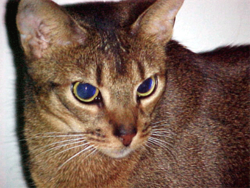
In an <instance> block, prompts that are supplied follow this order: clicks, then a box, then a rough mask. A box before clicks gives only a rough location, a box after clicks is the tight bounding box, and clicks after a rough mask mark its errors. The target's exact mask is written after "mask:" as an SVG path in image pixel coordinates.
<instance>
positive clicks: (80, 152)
mask: <svg viewBox="0 0 250 188" xmlns="http://www.w3.org/2000/svg"><path fill="white" fill-rule="evenodd" d="M88 149H91V150H95V148H93V147H92V146H88V147H86V148H84V149H83V150H81V151H79V152H77V153H76V154H74V155H73V156H72V157H70V158H69V159H67V160H66V161H65V162H64V163H63V164H61V165H60V166H59V167H58V170H60V169H61V168H62V167H63V166H64V165H65V164H67V163H68V162H69V161H71V160H72V159H74V158H75V157H77V156H78V155H80V154H82V153H83V152H85V151H86V150H88Z"/></svg>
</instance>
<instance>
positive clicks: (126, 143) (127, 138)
mask: <svg viewBox="0 0 250 188" xmlns="http://www.w3.org/2000/svg"><path fill="white" fill-rule="evenodd" d="M135 135H136V134H135V133H132V134H125V135H121V136H120V138H121V139H122V143H123V145H124V146H129V145H130V144H131V142H132V140H133V138H134V136H135Z"/></svg>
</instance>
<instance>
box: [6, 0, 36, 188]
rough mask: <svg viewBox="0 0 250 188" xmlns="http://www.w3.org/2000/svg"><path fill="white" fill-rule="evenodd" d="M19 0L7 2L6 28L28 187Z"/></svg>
mask: <svg viewBox="0 0 250 188" xmlns="http://www.w3.org/2000/svg"><path fill="white" fill-rule="evenodd" d="M18 2H19V1H18V0H9V1H8V3H7V4H6V15H5V22H6V30H7V35H8V42H9V46H10V48H11V50H12V54H13V61H14V62H13V64H14V66H15V68H16V86H15V88H16V96H15V97H16V114H17V117H16V118H17V120H16V121H17V122H16V134H17V137H18V140H19V151H20V154H21V156H22V161H21V164H22V170H23V175H24V177H25V180H26V184H27V187H30V188H32V187H35V186H34V183H33V181H32V179H31V175H30V172H29V164H28V158H29V156H28V148H27V145H26V141H25V138H24V131H23V129H24V115H23V114H24V110H23V109H24V87H25V82H24V80H25V79H24V78H25V72H26V67H25V64H24V54H23V51H22V48H21V45H20V42H19V34H18V31H17V27H16V14H17V7H18Z"/></svg>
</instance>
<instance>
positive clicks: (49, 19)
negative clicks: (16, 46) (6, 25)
mask: <svg viewBox="0 0 250 188" xmlns="http://www.w3.org/2000/svg"><path fill="white" fill-rule="evenodd" d="M17 27H18V30H19V32H20V36H21V43H22V46H23V48H24V51H25V54H26V55H27V56H33V57H36V58H41V57H42V56H43V55H44V53H45V51H46V50H47V49H48V48H49V47H50V46H53V45H54V46H55V45H69V44H72V43H83V42H84V41H85V39H86V36H87V32H86V31H85V30H84V29H83V28H81V27H80V26H79V25H78V24H77V23H76V21H75V20H74V19H73V18H71V16H70V15H68V14H67V13H66V12H65V11H64V9H62V8H61V7H60V6H59V5H57V4H55V3H54V2H52V1H49V0H22V1H21V2H20V4H19V7H18V14H17Z"/></svg>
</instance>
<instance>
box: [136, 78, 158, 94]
mask: <svg viewBox="0 0 250 188" xmlns="http://www.w3.org/2000/svg"><path fill="white" fill-rule="evenodd" d="M154 88H155V78H154V77H150V78H148V79H146V80H145V81H144V82H143V83H142V84H141V85H140V86H139V87H138V89H137V94H138V96H139V97H146V96H149V95H150V94H151V93H152V92H153V91H154Z"/></svg>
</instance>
